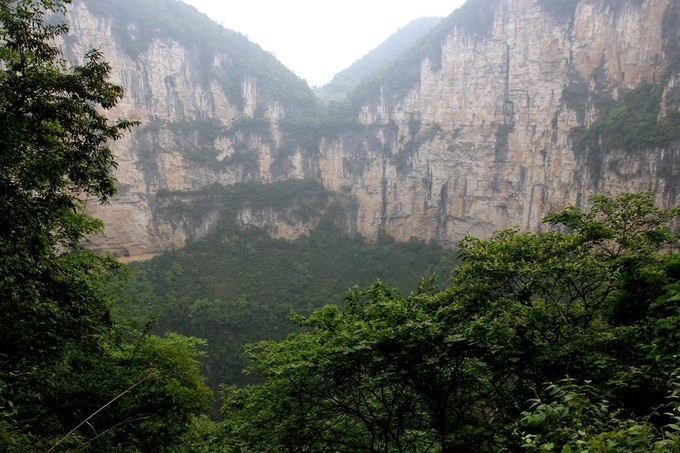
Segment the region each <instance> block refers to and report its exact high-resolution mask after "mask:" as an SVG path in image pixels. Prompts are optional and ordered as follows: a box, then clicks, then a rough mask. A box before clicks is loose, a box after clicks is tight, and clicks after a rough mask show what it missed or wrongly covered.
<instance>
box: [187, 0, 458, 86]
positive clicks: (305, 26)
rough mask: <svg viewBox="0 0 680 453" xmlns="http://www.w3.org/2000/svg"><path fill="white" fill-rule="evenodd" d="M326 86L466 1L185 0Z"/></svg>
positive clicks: (304, 74)
mask: <svg viewBox="0 0 680 453" xmlns="http://www.w3.org/2000/svg"><path fill="white" fill-rule="evenodd" d="M183 1H184V2H185V3H189V4H191V5H194V6H195V7H196V8H197V9H198V10H199V11H201V12H203V13H205V14H207V15H208V16H210V17H211V18H212V19H214V20H215V21H217V22H219V23H221V24H222V25H224V26H225V27H227V28H230V29H232V30H236V31H238V32H241V33H242V34H244V35H246V36H247V37H248V38H249V39H250V40H251V41H253V42H255V43H257V44H259V45H260V46H261V47H262V48H263V49H264V50H267V51H269V52H271V53H273V54H274V55H275V56H276V58H277V59H278V60H279V61H281V62H282V63H283V64H284V65H285V66H286V67H288V68H289V69H290V70H292V71H293V72H295V74H297V75H298V76H299V77H301V78H303V79H306V80H307V82H308V83H309V85H310V86H316V85H323V84H324V83H326V82H329V81H330V79H331V78H332V77H333V76H334V75H335V74H336V73H337V72H339V71H341V70H342V69H345V68H346V67H348V66H349V65H351V64H352V63H354V62H355V61H356V60H358V59H359V58H361V57H363V56H364V55H365V54H366V53H368V52H369V51H371V50H372V49H374V48H375V47H377V46H378V45H379V44H381V43H382V42H383V41H384V40H385V39H386V38H387V37H389V36H390V35H391V34H392V33H394V32H395V31H397V30H398V29H399V28H401V27H403V26H404V25H406V24H407V23H409V22H410V21H412V20H413V19H417V18H419V17H426V16H441V17H445V16H448V15H449V14H451V13H452V12H453V11H454V10H456V9H457V8H458V7H459V6H460V5H462V4H463V3H464V0H398V1H395V0H343V1H338V0H333V1H327V0H183Z"/></svg>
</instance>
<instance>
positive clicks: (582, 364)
mask: <svg viewBox="0 0 680 453" xmlns="http://www.w3.org/2000/svg"><path fill="white" fill-rule="evenodd" d="M679 212H680V211H679V210H678V209H677V208H674V209H661V208H658V207H656V206H654V204H653V202H652V197H651V195H649V194H624V195H621V196H619V197H616V198H614V199H610V198H607V197H601V196H598V197H594V199H593V205H592V207H591V208H590V209H589V210H587V211H585V210H582V209H580V208H576V207H568V208H566V209H564V210H562V211H560V212H555V213H552V214H550V215H549V216H547V217H546V221H547V222H548V223H550V224H553V225H554V226H556V227H557V226H559V228H560V229H559V230H550V231H546V232H542V233H533V232H519V231H516V230H503V231H499V232H497V233H496V234H495V235H494V236H493V237H491V238H489V239H476V238H471V237H470V238H467V239H466V240H464V241H463V242H462V244H461V246H462V249H461V263H460V265H459V266H458V267H457V268H456V269H455V271H454V276H453V277H452V279H451V282H450V284H449V286H448V288H447V289H445V290H443V291H440V290H438V289H436V287H434V286H433V285H431V284H429V283H428V282H427V281H424V282H422V284H421V286H420V289H419V290H417V291H415V292H414V293H412V294H408V295H403V294H401V293H400V292H399V291H397V290H395V289H393V288H390V287H389V286H387V285H385V284H383V283H381V282H376V283H374V284H373V285H371V286H370V287H368V288H367V289H364V290H359V289H357V290H354V291H351V292H349V293H348V294H347V295H346V297H345V303H344V306H343V307H342V308H340V307H337V306H328V307H325V308H323V309H321V310H318V311H316V312H314V313H313V314H311V315H310V316H309V317H307V318H301V319H299V322H300V323H301V325H302V326H304V327H306V328H308V329H309V330H308V331H307V332H305V333H300V334H297V335H293V336H291V337H289V338H288V339H287V340H285V341H282V342H265V343H260V344H256V345H254V346H252V347H250V349H249V354H250V357H251V360H252V365H251V368H250V371H251V372H254V373H257V374H258V375H260V376H261V377H262V378H263V383H262V384H260V385H257V386H252V387H248V388H245V389H236V388H229V389H227V390H226V392H225V406H224V409H223V411H224V415H225V422H224V430H225V431H224V432H225V433H226V439H228V441H229V443H230V445H231V446H232V447H233V448H234V451H348V452H349V451H366V452H374V451H390V452H391V451H394V452H405V451H410V452H424V451H432V452H454V451H456V452H457V451H521V450H522V449H523V448H530V449H531V448H533V449H535V450H541V451H560V450H561V451H576V450H578V449H579V448H580V450H579V451H633V450H635V449H636V448H650V449H651V448H659V449H663V448H675V449H676V450H677V448H678V447H679V446H678V444H677V442H678V431H680V430H679V429H678V425H677V419H678V413H677V410H678V409H677V396H678V392H677V382H678V381H677V373H678V365H677V364H678V362H677V358H678V353H679V352H680V351H679V350H678V341H677V338H678V337H677V330H676V327H677V325H678V322H679V320H680V317H679V314H680V311H679V310H680V307H679V306H678V300H679V299H678V297H677V293H678V284H679V283H678V282H679V281H680V272H679V271H680V267H679V264H680V260H679V259H678V255H677V254H675V253H673V250H674V249H673V247H675V246H677V241H678V236H677V233H675V232H673V230H672V228H671V227H672V225H673V222H675V221H677V218H678V214H679ZM562 448H565V449H563V450H562ZM570 448H572V450H570ZM589 448H592V450H589ZM607 448H609V449H607ZM617 448H618V450H617ZM636 451H640V450H636ZM659 451H661V450H659ZM671 451H675V450H671Z"/></svg>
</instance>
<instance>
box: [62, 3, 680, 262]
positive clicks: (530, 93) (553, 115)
mask: <svg viewBox="0 0 680 453" xmlns="http://www.w3.org/2000/svg"><path fill="white" fill-rule="evenodd" d="M90 1H93V0H90ZM98 1H99V0H98ZM480 1H481V0H480ZM470 2H471V5H472V7H474V6H475V5H474V2H475V0H470ZM485 3H488V4H490V5H492V7H491V8H488V10H485V12H484V14H488V15H489V16H488V25H487V26H486V28H485V29H484V30H482V31H480V30H477V31H475V32H472V31H471V29H472V28H474V24H473V25H470V24H463V25H461V24H462V22H461V21H460V20H452V21H451V26H450V27H449V28H447V29H446V33H445V34H443V35H442V37H441V39H440V40H439V41H437V42H435V44H436V45H437V46H438V47H439V48H438V49H437V50H438V51H437V52H435V56H434V57H433V56H432V54H431V53H424V54H423V55H422V57H421V58H418V59H417V61H418V62H419V64H418V67H416V68H415V71H416V73H417V74H418V75H417V77H416V78H415V79H413V80H412V81H408V80H407V81H406V82H404V85H403V86H399V87H398V88H395V86H394V84H392V85H390V84H388V83H382V84H381V83H375V84H373V87H374V91H372V92H370V93H368V94H367V95H366V96H364V97H363V98H362V99H361V100H362V102H361V106H360V107H358V108H357V110H356V111H355V113H354V115H353V120H354V121H355V122H356V123H357V124H360V127H358V128H357V127H353V128H350V130H341V131H333V132H332V133H327V132H324V131H323V130H317V131H316V132H315V133H314V134H309V133H305V132H304V131H303V132H302V133H300V132H299V131H298V132H297V133H296V132H295V131H294V128H293V127H292V126H291V123H290V121H291V120H293V119H295V118H298V117H299V118H301V117H300V116H299V114H298V112H294V111H293V110H294V109H292V108H291V107H290V106H289V105H287V104H286V103H285V102H282V101H278V100H277V99H276V97H275V96H274V97H272V96H264V95H263V94H262V87H261V85H262V82H261V80H260V79H258V76H257V75H256V74H248V75H244V76H243V77H241V78H238V77H236V78H234V77H232V78H231V79H230V80H235V79H237V82H238V86H239V89H237V90H234V89H233V87H232V88H231V89H230V88H228V87H227V88H225V83H224V80H222V79H220V77H222V76H218V75H217V74H225V73H228V72H229V71H232V70H233V68H232V67H231V66H230V65H229V61H231V60H230V59H229V58H228V56H225V55H223V54H220V52H214V54H211V55H209V57H210V58H206V55H200V56H197V55H196V52H195V49H188V48H187V47H186V46H185V45H184V44H183V43H181V42H179V41H177V40H173V39H172V38H168V37H158V38H155V39H152V40H150V42H149V43H148V45H147V46H145V47H144V48H143V49H142V50H141V51H140V52H139V53H138V54H137V55H134V56H131V55H130V53H129V52H126V51H125V50H124V49H123V47H122V45H121V44H120V40H116V39H112V36H114V35H115V34H116V33H120V32H119V31H118V32H117V31H115V30H114V29H113V28H112V24H113V22H112V19H110V18H107V17H106V16H105V15H97V14H94V13H93V12H92V11H91V10H90V8H88V1H79V2H75V3H74V6H73V8H72V9H71V10H70V13H69V15H68V21H69V23H70V24H71V36H70V37H69V38H68V39H67V40H66V41H65V42H64V47H65V49H66V53H67V55H68V56H69V57H70V58H72V59H76V58H77V56H78V55H82V54H84V51H85V49H87V48H90V47H98V48H100V49H101V50H102V51H103V53H104V55H105V57H106V59H107V60H108V61H109V62H111V65H112V67H113V79H114V81H116V82H117V83H120V84H122V85H123V86H124V87H125V90H126V93H127V94H126V97H125V99H124V101H123V102H121V103H120V104H119V106H118V108H117V109H116V110H115V111H114V112H112V115H113V116H116V117H126V118H132V119H137V120H140V121H141V122H142V125H141V127H139V128H138V129H137V130H136V131H135V132H133V133H132V134H130V135H128V136H126V137H125V138H124V139H123V140H121V141H119V142H117V143H116V144H115V151H116V154H117V156H118V164H119V167H118V169H117V173H116V176H117V178H118V181H119V185H120V195H119V196H118V197H117V198H115V199H114V200H112V201H111V202H110V204H108V205H104V206H97V205H96V203H93V202H90V203H89V206H90V207H91V210H92V212H93V213H94V214H95V215H96V216H98V217H100V218H102V219H104V221H105V223H106V226H107V237H106V238H93V243H94V246H95V247H99V248H106V249H108V250H111V251H112V252H113V253H114V254H117V255H120V256H127V257H131V258H139V257H146V256H149V255H152V254H156V253H159V252H162V251H163V250H166V249H168V248H171V247H178V246H181V245H182V244H183V243H184V242H185V241H186V240H187V239H190V238H196V237H200V236H201V235H203V234H207V233H208V232H209V231H210V229H211V227H213V226H214V225H215V224H216V222H218V221H219V216H217V215H216V214H215V213H214V212H209V211H208V212H205V214H204V218H202V219H199V221H197V222H193V223H191V224H188V223H186V222H185V223H184V224H182V222H175V223H174V224H173V223H172V222H170V221H168V217H167V215H161V214H160V213H159V209H161V208H162V206H161V204H159V203H158V199H157V198H158V197H157V195H158V192H159V191H175V192H178V193H181V192H187V193H189V192H191V191H196V190H199V189H201V188H203V187H206V186H209V185H211V184H214V183H219V184H224V185H230V184H235V183H243V182H248V181H251V182H265V183H269V182H274V181H283V180H299V179H305V178H313V179H316V180H318V181H320V182H321V183H322V184H323V186H324V187H325V188H326V189H327V190H329V191H331V192H333V193H335V194H336V198H337V199H339V200H341V201H342V202H343V203H344V205H345V208H346V213H347V218H346V222H345V227H346V229H347V231H348V232H350V233H360V234H362V235H364V236H365V237H368V238H374V237H376V236H377V234H378V232H379V231H381V230H383V231H385V232H386V233H387V234H389V235H391V236H393V237H395V238H396V239H398V240H408V239H409V238H410V237H418V238H422V239H426V240H436V241H439V242H440V243H442V244H445V245H447V246H454V245H455V244H456V243H457V241H459V240H460V239H461V238H462V237H463V236H464V235H465V234H467V233H471V234H474V235H481V236H484V235H488V234H490V233H491V232H492V231H493V230H495V229H497V228H501V227H508V226H518V227H519V228H521V229H540V228H541V219H542V217H543V216H544V215H545V214H546V213H547V212H548V211H549V210H551V209H558V208H561V207H563V206H565V205H567V204H569V203H576V204H586V203H587V202H588V196H589V195H590V194H592V193H594V192H607V193H616V192H621V191H626V190H649V191H653V192H654V193H655V194H656V197H657V198H658V201H659V202H661V203H663V204H666V205H671V204H677V203H678V201H679V200H678V182H677V181H678V180H679V179H680V178H678V176H679V175H680V168H679V165H680V164H678V163H677V162H678V161H679V157H680V156H679V153H680V143H678V142H673V141H667V142H664V143H663V144H661V145H659V146H657V145H653V146H652V145H649V146H646V147H642V148H641V147H639V146H638V147H635V148H634V149H628V148H626V147H618V148H617V147H611V146H609V147H607V146H602V147H600V148H599V150H598V151H597V152H594V151H593V149H592V146H591V147H590V148H589V147H588V146H586V145H584V144H583V134H582V133H583V131H587V130H588V128H589V127H591V126H592V125H593V124H595V123H596V122H597V120H598V118H601V117H602V116H603V115H604V114H605V113H606V112H605V110H604V109H603V107H602V104H603V102H602V100H603V99H604V100H607V101H610V103H611V102H616V100H617V99H620V98H621V97H622V96H623V95H624V93H626V92H629V91H630V90H634V89H636V88H638V87H640V86H643V85H659V86H660V87H661V92H662V94H661V96H660V103H661V108H660V110H659V119H663V117H664V115H665V114H666V112H668V111H669V109H670V111H673V110H674V109H675V110H677V108H678V105H679V103H680V102H679V101H678V99H680V96H678V92H679V88H678V87H679V84H678V77H679V75H678V73H676V71H675V69H674V68H673V67H672V66H671V64H670V63H671V61H672V60H673V57H674V56H675V54H674V52H676V51H677V49H676V47H675V46H676V45H677V36H676V35H677V32H675V30H676V29H677V28H678V23H677V21H676V20H675V17H676V16H674V14H676V12H677V10H678V5H677V3H678V1H677V0H627V1H624V0H621V1H619V0H617V1H614V0H581V1H578V2H576V1H574V2H565V3H568V4H573V8H571V7H568V8H566V9H565V8H564V7H562V8H557V9H555V8H554V7H551V6H549V5H554V4H555V2H547V1H542V0H497V1H496V0H487V1H485ZM565 11H566V12H565ZM455 15H456V13H454V15H453V16H452V18H454V19H455V17H454V16H455ZM471 27H472V28H471ZM129 31H130V32H131V33H132V32H134V29H133V30H129ZM206 60H209V62H210V63H209V66H210V68H209V71H207V70H206V67H205V61H206ZM397 71H399V70H398V69H397ZM405 72H406V71H405ZM300 121H302V120H300ZM303 122H304V121H303ZM312 135H314V138H313V139H311V140H310V136H312ZM233 215H234V218H235V219H237V220H238V222H239V223H240V225H241V226H242V227H243V226H245V225H248V224H255V225H258V226H261V227H264V228H265V229H267V230H268V231H270V232H271V233H272V234H275V235H277V236H278V237H295V236H296V235H299V234H304V233H306V232H308V231H309V230H310V229H311V228H313V227H314V222H316V221H318V216H311V217H310V220H309V222H310V223H308V224H303V223H304V222H303V223H300V222H299V221H287V220H286V215H285V212H284V211H278V212H277V211H276V210H275V209H274V208H271V207H270V208H267V207H264V208H259V211H253V210H252V209H251V208H249V207H247V206H245V207H242V208H239V209H237V210H236V211H235V212H234V213H233ZM178 225H179V226H178ZM181 225H184V226H181Z"/></svg>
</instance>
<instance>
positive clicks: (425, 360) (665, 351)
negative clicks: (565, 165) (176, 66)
mask: <svg viewBox="0 0 680 453" xmlns="http://www.w3.org/2000/svg"><path fill="white" fill-rule="evenodd" d="M68 3H69V2H68V1H67V0H63V1H60V0H0V24H1V25H0V42H1V43H2V45H1V47H0V49H1V51H0V59H1V60H2V63H0V128H1V129H2V131H3V133H2V134H0V212H1V213H2V215H3V221H2V222H1V223H0V450H2V451H8V452H26V451H48V452H51V451H93V452H94V451H97V452H99V451H107V452H108V451H111V452H156V451H168V452H173V451H175V452H183V451H190V452H278V451H285V452H441V453H448V452H459V451H479V452H487V451H488V452H496V451H561V452H573V451H593V452H618V451H658V452H668V451H671V452H673V451H676V452H677V451H680V365H679V363H680V362H679V360H678V354H679V353H680V255H679V254H678V253H677V252H678V245H679V242H680V235H679V234H678V231H677V227H678V224H679V222H680V207H675V208H670V209H666V208H661V207H658V206H655V204H654V201H653V200H654V198H653V196H652V194H649V193H626V194H621V195H619V196H616V197H607V196H602V195H593V196H592V199H591V204H590V207H589V208H588V209H582V208H579V207H575V206H569V207H567V208H565V209H563V210H560V211H557V212H553V213H551V214H549V215H548V216H547V217H546V218H545V219H544V220H545V223H544V225H545V228H544V229H543V231H541V232H520V231H518V230H516V229H509V230H502V231H497V232H496V233H495V234H494V235H493V236H492V237H490V238H488V239H479V238H475V237H471V236H470V237H467V238H466V239H465V240H464V241H462V242H461V244H460V249H459V250H458V251H457V253H456V254H455V255H454V254H453V253H452V252H451V251H447V250H443V249H441V248H439V247H436V246H433V245H430V244H425V243H423V242H422V241H418V240H412V241H411V242H409V243H405V244H397V243H395V242H394V241H393V240H392V239H391V238H389V237H388V236H386V235H382V236H381V237H380V238H379V240H378V241H377V243H373V244H369V243H367V242H365V241H364V240H363V239H362V238H361V237H354V238H352V237H342V236H340V235H338V234H337V231H335V230H334V217H333V210H331V211H330V213H329V214H328V215H327V216H326V217H325V218H324V219H322V221H321V223H320V227H319V228H318V229H317V231H315V232H313V233H311V234H310V235H308V236H306V237H302V238H300V239H298V240H297V241H294V242H286V241H283V240H275V239H272V238H270V237H269V236H267V235H266V234H264V232H263V231H261V230H258V229H251V230H244V231H241V232H240V233H239V234H240V236H239V235H235V234H233V233H234V232H233V231H232V232H231V233H232V234H230V239H229V241H222V242H219V241H212V242H207V241H203V242H195V243H192V244H190V245H189V246H188V247H186V248H185V249H182V250H177V251H174V252H172V253H169V254H166V255H163V256H161V257H158V258H156V259H154V260H151V261H150V262H148V263H143V264H138V265H134V266H130V267H126V266H123V265H122V264H120V263H118V262H117V261H116V260H114V259H113V258H111V257H110V256H107V255H100V254H97V253H94V252H92V251H91V250H89V249H88V248H87V241H86V238H87V236H88V235H89V234H91V233H93V232H95V231H100V230H101V229H102V223H101V222H100V221H98V220H97V219H95V218H92V217H91V216H89V215H88V214H87V213H86V212H85V209H84V201H83V196H88V197H92V198H98V199H100V200H102V201H105V200H107V199H109V198H110V197H113V196H115V194H116V185H115V181H114V178H113V171H114V169H115V167H116V162H115V159H114V155H113V153H112V152H111V148H110V147H109V145H110V143H111V142H112V141H115V140H118V139H120V138H121V137H122V136H123V134H125V133H127V132H128V131H129V130H130V129H131V128H134V127H135V126H136V123H134V122H130V121H126V120H119V121H110V120H108V119H107V118H106V116H104V114H103V112H104V111H105V110H110V109H112V108H114V107H115V106H116V103H117V102H118V101H119V100H120V99H121V98H122V96H123V92H122V89H121V87H119V86H117V85H115V84H113V83H111V82H110V80H109V75H110V72H111V67H110V65H109V64H108V63H107V62H106V61H104V60H103V58H102V55H101V53H99V52H98V51H96V50H93V51H90V52H89V53H88V54H87V57H86V59H85V61H84V63H83V64H82V65H80V66H68V65H67V64H66V63H65V62H64V59H63V57H62V55H61V53H60V50H59V48H58V47H56V46H55V45H54V44H53V43H54V38H55V37H57V36H60V35H63V34H64V33H66V32H67V30H66V28H65V27H64V26H63V25H58V24H53V23H51V22H48V21H46V20H45V14H46V13H53V12H62V13H63V11H64V8H65V7H66V5H67V4H68ZM611 121H613V119H611ZM608 125H609V123H602V125H601V126H600V127H602V128H603V130H607V128H608ZM657 132H658V131H655V132H654V135H655V136H656V134H657ZM650 133H651V132H650ZM263 191H265V192H263V193H266V189H263ZM229 193H231V192H229V191H228V190H226V189H225V191H224V194H226V195H225V196H227V195H228V194H229ZM336 214H337V213H336ZM454 256H455V260H454ZM435 274H438V275H439V276H441V277H442V278H441V279H438V278H437V277H436V276H435ZM378 277H379V279H377V278H378ZM347 282H352V287H351V288H348V287H347V286H346V285H347ZM254 332H259V333H254ZM263 332H264V333H263ZM187 335H192V336H187ZM206 340H207V341H206ZM206 354H207V355H208V358H206ZM242 366H243V367H244V368H245V375H244V376H242V375H240V373H239V371H240V368H241V367H242ZM208 384H210V385H208ZM219 384H223V385H222V387H221V395H220V405H221V407H220V409H219V414H215V413H214V412H213V411H211V405H212V406H213V407H214V400H213V397H212V391H211V387H213V388H216V387H218V386H219Z"/></svg>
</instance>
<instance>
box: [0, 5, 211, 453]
mask: <svg viewBox="0 0 680 453" xmlns="http://www.w3.org/2000/svg"><path fill="white" fill-rule="evenodd" d="M69 3H70V2H69V1H68V0H64V1H58V0H0V130H1V131H2V133H0V213H2V216H3V218H2V221H1V222H0V450H2V451H19V452H24V451H46V450H48V449H50V448H53V447H56V446H59V448H62V447H69V448H71V447H78V448H80V449H81V450H83V449H85V450H87V449H89V448H91V449H93V450H97V451H101V449H105V450H107V451H114V450H116V449H118V448H120V449H122V450H125V451H135V450H146V451H149V450H156V451H157V450H159V449H163V448H164V447H165V446H167V445H169V444H170V443H171V442H172V441H173V439H175V438H177V437H178V436H180V435H181V434H182V432H183V431H184V430H185V429H186V427H187V426H188V424H189V422H190V419H191V415H192V413H195V412H198V411H201V410H203V409H204V408H205V407H206V405H207V395H208V392H207V389H206V387H205V386H204V385H203V382H202V380H201V378H200V374H199V371H198V362H197V360H198V356H199V354H198V353H197V347H198V346H200V342H198V341H196V340H193V339H188V338H184V337H170V338H155V337H150V336H148V335H143V334H140V333H138V332H134V331H131V330H126V329H123V328H122V327H121V326H118V325H116V324H115V323H114V322H113V320H112V317H111V308H112V306H111V300H112V297H111V294H110V292H109V291H108V289H107V288H109V283H110V281H111V279H112V278H113V277H116V276H121V275H122V268H121V267H120V266H119V265H118V264H117V263H116V262H115V261H114V260H112V259H110V258H107V257H103V256H98V255H96V254H94V253H92V252H90V251H88V250H85V249H83V248H82V247H81V243H82V242H83V241H84V239H85V237H86V235H87V234H89V233H92V232H94V231H98V230H100V229H101V228H102V224H101V222H100V221H98V220H96V219H93V218H92V217H90V216H89V215H87V214H86V213H85V211H84V205H85V200H86V199H87V198H89V197H93V198H98V199H99V200H102V201H105V200H106V199H107V198H108V197H110V196H112V195H114V194H115V192H116V186H115V181H114V178H113V174H112V171H113V170H114V168H115V161H114V156H113V154H112V152H111V149H110V148H109V143H110V141H111V140H115V139H117V138H119V137H120V136H121V134H122V133H124V132H125V131H126V130H128V129H129V128H130V127H132V126H133V125H134V124H133V123H132V122H130V121H125V120H120V121H115V122H111V121H109V120H108V119H107V117H106V116H105V115H104V112H105V111H106V110H108V109H111V108H112V107H114V106H115V105H116V102H117V101H118V100H119V99H120V98H121V97H122V96H123V90H122V88H121V87H119V86H117V85H115V84H113V83H111V82H110V81H109V80H108V79H109V74H110V71H111V68H110V66H109V65H108V64H107V63H106V62H105V61H104V60H103V59H102V55H101V53H100V52H98V51H96V50H92V51H90V52H89V53H88V54H87V55H86V56H85V62H84V64H83V65H80V66H73V67H68V66H67V65H66V63H65V62H64V61H63V60H62V56H61V53H60V51H59V48H58V47H57V45H56V43H55V39H56V38H57V37H59V36H60V35H61V34H63V33H65V32H66V31H67V30H66V27H65V26H64V25H53V24H50V23H48V22H46V20H45V19H46V15H49V14H52V13H57V12H62V13H63V12H64V11H65V7H66V6H67V5H68V4H69ZM116 396H119V398H118V399H117V400H116V401H115V403H113V402H111V401H113V398H114V397H116ZM109 402H111V403H109ZM95 412H96V413H97V415H96V416H91V415H92V414H94V413H95ZM85 421H86V422H87V423H83V422H85ZM75 426H79V427H81V428H79V429H76V430H73V431H71V432H70V433H69V430H70V429H72V428H74V427H75ZM67 434H68V435H67Z"/></svg>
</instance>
